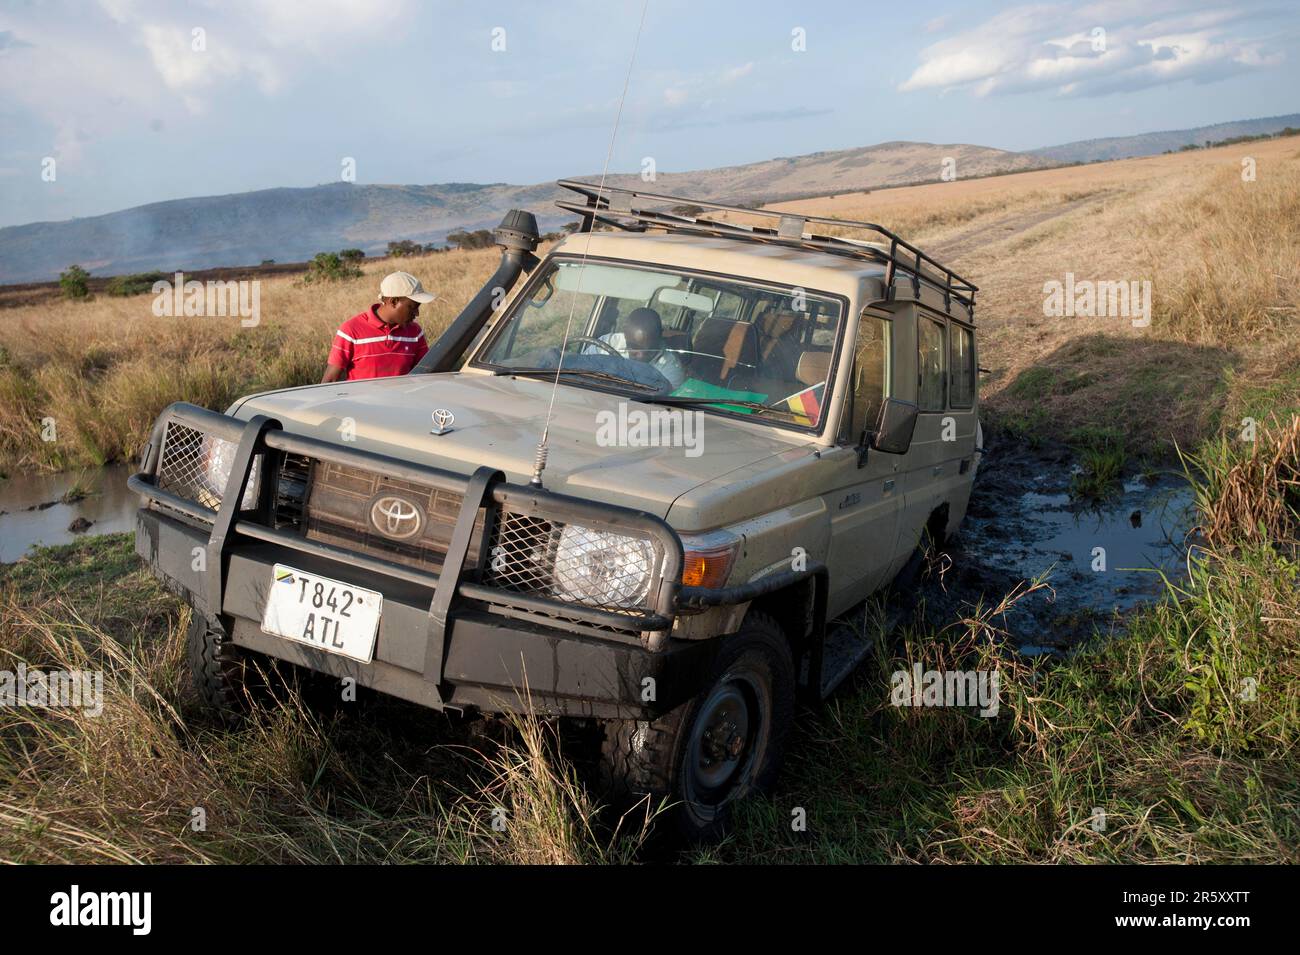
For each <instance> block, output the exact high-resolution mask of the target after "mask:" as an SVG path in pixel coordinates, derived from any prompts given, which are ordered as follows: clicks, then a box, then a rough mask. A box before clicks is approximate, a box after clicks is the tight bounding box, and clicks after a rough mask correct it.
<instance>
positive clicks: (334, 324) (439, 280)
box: [0, 250, 498, 471]
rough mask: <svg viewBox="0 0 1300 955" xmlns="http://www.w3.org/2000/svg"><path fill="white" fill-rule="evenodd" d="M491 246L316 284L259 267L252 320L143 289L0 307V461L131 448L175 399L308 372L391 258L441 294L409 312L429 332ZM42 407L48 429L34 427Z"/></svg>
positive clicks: (214, 398) (93, 461) (71, 460)
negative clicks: (188, 311)
mask: <svg viewBox="0 0 1300 955" xmlns="http://www.w3.org/2000/svg"><path fill="white" fill-rule="evenodd" d="M497 259H498V255H497V253H496V252H495V251H494V250H479V251H473V252H460V251H451V252H442V253H437V254H433V255H427V256H420V257H413V258H404V259H398V260H388V261H384V262H373V263H369V264H367V265H366V266H365V267H364V269H363V275H362V277H361V278H357V279H350V280H344V281H340V282H335V283H328V284H324V285H321V284H315V285H311V286H307V285H304V284H303V283H302V281H301V279H299V278H290V277H277V278H269V279H263V280H261V282H262V286H261V301H260V308H261V320H260V323H259V324H258V325H257V326H256V327H253V328H244V327H242V326H241V324H240V320H239V319H238V318H234V317H204V318H198V317H188V318H187V317H164V318H157V317H155V316H154V315H153V312H152V304H153V300H154V297H153V296H152V295H150V294H145V295H138V296H132V297H129V298H113V297H107V296H104V297H99V298H96V299H93V300H91V301H89V302H70V301H65V300H62V299H53V300H51V302H50V303H49V304H47V305H43V306H40V307H33V306H28V307H21V308H13V309H5V310H3V311H0V471H4V470H6V469H18V468H54V469H62V468H68V467H76V466H86V465H97V464H103V463H105V462H106V461H113V460H122V459H128V458H131V457H133V456H135V455H136V454H137V453H138V452H139V450H140V448H141V447H142V446H143V444H144V442H145V440H146V439H147V438H148V434H149V428H150V426H151V425H152V423H153V421H154V419H155V418H156V417H157V415H158V413H159V412H160V411H161V410H162V409H163V408H164V407H166V406H167V405H168V404H170V403H171V402H173V401H179V400H184V401H190V402H193V403H195V404H200V405H204V406H205V407H209V408H214V409H216V410H225V408H226V407H227V406H228V405H229V404H230V403H231V402H232V401H233V400H234V399H235V398H237V397H239V396H240V395H244V394H248V393H250V392H254V391H262V390H269V389H273V388H284V387H291V386H294V385H303V384H309V383H312V382H316V381H319V380H320V376H321V374H322V372H323V371H324V369H325V360H326V358H327V357H328V354H329V346H330V339H331V337H332V336H333V334H334V332H335V330H336V329H337V328H338V326H339V325H340V324H341V323H342V322H343V321H344V320H345V319H347V318H348V317H350V316H352V315H355V314H356V313H358V312H361V311H364V310H365V309H366V308H367V307H368V306H369V305H370V304H371V303H372V302H374V301H376V300H377V298H378V286H379V280H380V278H381V277H382V276H383V275H384V274H386V273H387V272H389V271H392V270H393V269H397V268H401V269H403V270H405V271H409V272H412V273H413V274H415V275H416V276H417V277H419V278H420V280H421V281H422V282H423V283H424V285H425V287H426V288H429V289H431V290H433V291H435V292H436V293H437V294H438V298H437V300H436V301H434V302H433V303H431V304H430V305H426V306H424V307H423V308H422V309H421V315H420V323H421V325H422V326H423V328H424V330H425V332H426V334H427V335H429V336H430V337H436V336H437V335H438V334H439V333H440V332H441V331H442V330H443V329H444V328H446V326H447V325H448V324H449V323H450V322H451V320H452V318H454V317H455V315H456V314H457V313H458V312H459V310H460V309H461V308H462V307H463V305H464V304H465V302H467V301H468V300H469V299H470V298H471V297H472V296H473V295H474V293H475V292H477V291H478V289H479V288H480V287H481V286H482V284H483V282H484V281H485V280H486V279H487V277H488V276H489V275H490V274H491V273H492V270H493V268H494V267H495V264H496V261H497ZM46 418H52V419H53V421H54V434H55V436H56V439H55V440H54V441H45V440H42V431H43V423H42V422H43V419H46Z"/></svg>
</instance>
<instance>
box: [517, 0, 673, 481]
mask: <svg viewBox="0 0 1300 955" xmlns="http://www.w3.org/2000/svg"><path fill="white" fill-rule="evenodd" d="M649 6H650V0H644V2H643V3H642V4H641V20H640V22H638V23H637V26H636V37H635V38H634V39H633V40H632V57H631V59H629V60H628V63H627V75H626V76H624V77H623V93H622V95H621V96H619V98H618V112H617V113H615V115H614V129H613V131H612V132H611V133H610V134H609V149H607V150H606V151H605V168H603V169H602V170H601V171H600V185H599V186H598V187H597V188H596V205H600V195H601V193H603V192H604V191H605V178H606V177H607V176H608V175H609V162H610V159H611V158H612V157H613V155H614V143H615V142H616V141H617V140H618V126H619V123H620V122H622V120H623V103H624V102H625V101H626V100H627V88H628V85H629V84H630V83H631V82H632V67H633V66H634V65H635V64H636V51H637V47H639V46H640V45H641V31H642V29H643V28H644V27H645V12H646V9H647V8H648V7H649ZM593 225H594V224H593ZM590 249H591V233H587V242H586V244H585V245H584V246H583V249H582V259H581V261H580V262H579V263H578V284H577V287H575V288H574V290H573V301H572V302H571V303H570V304H569V317H568V319H567V320H566V321H565V323H564V340H563V341H562V342H561V343H560V357H559V360H557V361H556V363H555V380H554V381H553V382H551V401H550V404H549V405H548V406H547V408H546V421H545V422H544V423H543V424H542V439H541V441H539V442H538V443H537V452H536V454H535V455H534V457H533V477H532V479H531V480H530V481H529V482H528V483H529V484H531V485H532V486H533V487H541V486H542V472H543V471H544V470H546V454H547V444H546V442H547V439H548V438H549V437H550V434H551V414H552V413H553V412H554V411H555V394H556V392H557V391H559V389H560V369H561V368H563V367H564V350H565V349H566V348H568V346H569V329H570V328H571V327H572V325H573V313H574V310H575V309H577V307H578V295H579V294H580V293H581V292H582V276H583V271H584V268H583V267H584V266H585V265H586V264H587V253H588V251H589V250H590Z"/></svg>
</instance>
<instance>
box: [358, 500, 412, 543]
mask: <svg viewBox="0 0 1300 955" xmlns="http://www.w3.org/2000/svg"><path fill="white" fill-rule="evenodd" d="M370 524H371V526H372V527H374V529H375V530H377V531H379V533H381V534H383V535H384V536H385V537H389V538H392V539H393V540H399V541H404V540H410V539H411V538H412V537H414V536H415V535H416V534H418V533H420V531H421V530H422V529H423V527H424V514H423V513H422V512H421V511H420V509H419V508H418V507H417V506H416V505H415V504H414V502H412V501H408V500H407V499H406V498H404V497H395V496H393V495H391V494H390V495H385V496H384V497H379V498H375V501H374V503H373V504H371V505H370Z"/></svg>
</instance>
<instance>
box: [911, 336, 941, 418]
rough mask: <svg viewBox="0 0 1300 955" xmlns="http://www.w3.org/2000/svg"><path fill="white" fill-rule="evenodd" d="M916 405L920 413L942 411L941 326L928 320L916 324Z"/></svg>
mask: <svg viewBox="0 0 1300 955" xmlns="http://www.w3.org/2000/svg"><path fill="white" fill-rule="evenodd" d="M916 366H917V368H918V369H919V375H918V382H917V404H918V405H920V406H921V410H922V411H943V407H944V406H943V399H944V394H943V392H944V379H945V370H946V369H945V368H944V347H943V326H942V325H940V324H939V323H938V322H935V321H931V320H930V319H928V318H922V319H921V320H920V321H918V322H917V323H916Z"/></svg>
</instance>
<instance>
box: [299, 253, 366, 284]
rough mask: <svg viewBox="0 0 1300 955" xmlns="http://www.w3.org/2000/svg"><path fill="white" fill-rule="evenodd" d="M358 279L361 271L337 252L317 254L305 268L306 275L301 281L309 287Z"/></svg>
mask: <svg viewBox="0 0 1300 955" xmlns="http://www.w3.org/2000/svg"><path fill="white" fill-rule="evenodd" d="M360 277H361V270H360V269H359V268H357V267H356V265H355V264H353V262H352V261H351V260H350V259H345V258H343V256H342V255H340V254H339V253H338V252H318V253H316V257H315V258H313V259H312V260H311V263H310V264H309V265H308V266H307V274H306V275H304V276H303V277H302V280H303V282H304V283H306V284H307V285H311V284H313V283H315V282H340V281H342V280H343V279H355V278H360Z"/></svg>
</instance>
